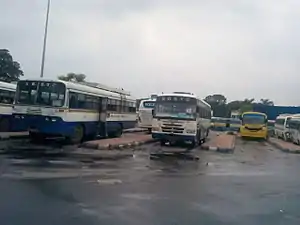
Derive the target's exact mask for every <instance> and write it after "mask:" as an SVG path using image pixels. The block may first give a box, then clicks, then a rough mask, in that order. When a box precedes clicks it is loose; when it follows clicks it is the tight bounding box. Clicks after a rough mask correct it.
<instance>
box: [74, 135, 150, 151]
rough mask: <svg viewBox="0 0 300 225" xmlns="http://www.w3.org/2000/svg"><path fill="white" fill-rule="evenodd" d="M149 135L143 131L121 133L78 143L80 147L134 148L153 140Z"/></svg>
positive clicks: (105, 148)
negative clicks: (114, 136) (117, 136)
mask: <svg viewBox="0 0 300 225" xmlns="http://www.w3.org/2000/svg"><path fill="white" fill-rule="evenodd" d="M155 141H156V140H154V139H153V138H152V136H151V135H149V134H143V133H134V134H127V135H123V136H122V137H120V138H111V139H101V140H93V141H87V142H84V143H82V144H81V145H80V147H82V148H88V149H98V150H109V149H119V150H121V149H128V148H134V147H136V146H139V145H143V144H146V143H151V142H155Z"/></svg>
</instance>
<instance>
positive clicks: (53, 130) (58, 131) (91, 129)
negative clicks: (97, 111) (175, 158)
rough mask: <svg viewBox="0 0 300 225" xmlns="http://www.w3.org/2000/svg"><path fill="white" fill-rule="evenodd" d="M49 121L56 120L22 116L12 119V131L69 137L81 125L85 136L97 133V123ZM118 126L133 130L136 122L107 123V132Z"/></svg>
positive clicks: (59, 119)
mask: <svg viewBox="0 0 300 225" xmlns="http://www.w3.org/2000/svg"><path fill="white" fill-rule="evenodd" d="M49 118H50V119H56V121H50V120H49V121H46V119H45V117H44V116H28V115H27V116H26V115H25V116H24V115H23V118H22V119H18V118H13V120H14V122H13V129H14V130H29V128H32V129H36V130H37V131H38V132H40V133H44V134H49V135H53V136H55V135H61V136H71V135H72V134H73V131H74V127H75V126H76V125H78V124H83V125H84V128H85V135H94V134H96V133H97V127H98V122H97V121H91V122H84V121H82V122H65V121H63V120H62V119H61V118H59V117H49ZM120 125H121V126H122V127H123V129H129V128H134V127H135V125H136V121H135V120H133V121H108V122H107V132H114V131H116V130H117V129H118V128H119V127H120Z"/></svg>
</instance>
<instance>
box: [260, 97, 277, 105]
mask: <svg viewBox="0 0 300 225" xmlns="http://www.w3.org/2000/svg"><path fill="white" fill-rule="evenodd" d="M259 104H262V105H269V106H273V105H274V102H273V101H271V100H270V99H267V98H261V99H260V102H259Z"/></svg>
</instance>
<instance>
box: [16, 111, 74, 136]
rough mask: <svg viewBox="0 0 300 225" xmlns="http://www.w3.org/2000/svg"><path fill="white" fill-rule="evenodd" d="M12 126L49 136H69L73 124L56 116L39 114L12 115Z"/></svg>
mask: <svg viewBox="0 0 300 225" xmlns="http://www.w3.org/2000/svg"><path fill="white" fill-rule="evenodd" d="M13 121H14V128H15V129H18V130H26V131H29V132H33V133H41V134H45V135H49V136H70V135H72V133H73V129H74V124H73V123H66V122H64V121H63V120H62V119H61V118H58V117H45V116H39V115H19V114H14V115H13Z"/></svg>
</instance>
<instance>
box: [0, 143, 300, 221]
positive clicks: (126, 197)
mask: <svg viewBox="0 0 300 225" xmlns="http://www.w3.org/2000/svg"><path fill="white" fill-rule="evenodd" d="M150 147H151V145H150ZM150 147H149V148H150ZM199 156H200V160H199V161H184V160H178V159H174V158H173V159H169V160H164V161H151V160H149V156H148V155H147V154H146V153H142V154H137V156H136V157H135V158H131V159H126V160H121V161H110V162H105V161H104V162H100V163H99V165H98V166H96V167H95V166H94V167H90V166H78V165H77V166H74V167H73V168H72V167H71V166H68V167H65V168H62V167H61V168H60V167H47V166H40V167H37V166H34V167H30V166H24V165H19V166H16V165H12V164H11V163H10V161H9V160H7V159H5V158H2V159H1V161H0V163H1V179H0V199H1V201H0V218H1V222H2V224H30V225H33V224H43V225H46V224H51V225H53V224H63V225H67V224H72V225H74V224H75V225H76V224H85V225H87V224H124V225H126V224H137V225H141V224H143V225H144V224H145V225H148V224H149V225H150V224H151V225H152V224H164V225H166V224H195V225H196V224H197V225H198V224H231V225H232V224H246V225H248V224H249V225H250V224H251V225H252V224H300V213H299V210H298V209H299V207H300V191H299V186H300V181H299V179H298V171H299V170H300V160H299V159H300V158H299V157H300V156H298V155H289V154H284V153H282V152H279V151H277V150H273V149H271V148H270V146H268V145H265V144H263V143H256V142H249V143H247V144H245V143H242V142H241V141H240V142H239V143H237V147H236V150H235V152H234V153H233V154H221V153H216V152H205V151H201V152H200V151H199Z"/></svg>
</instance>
